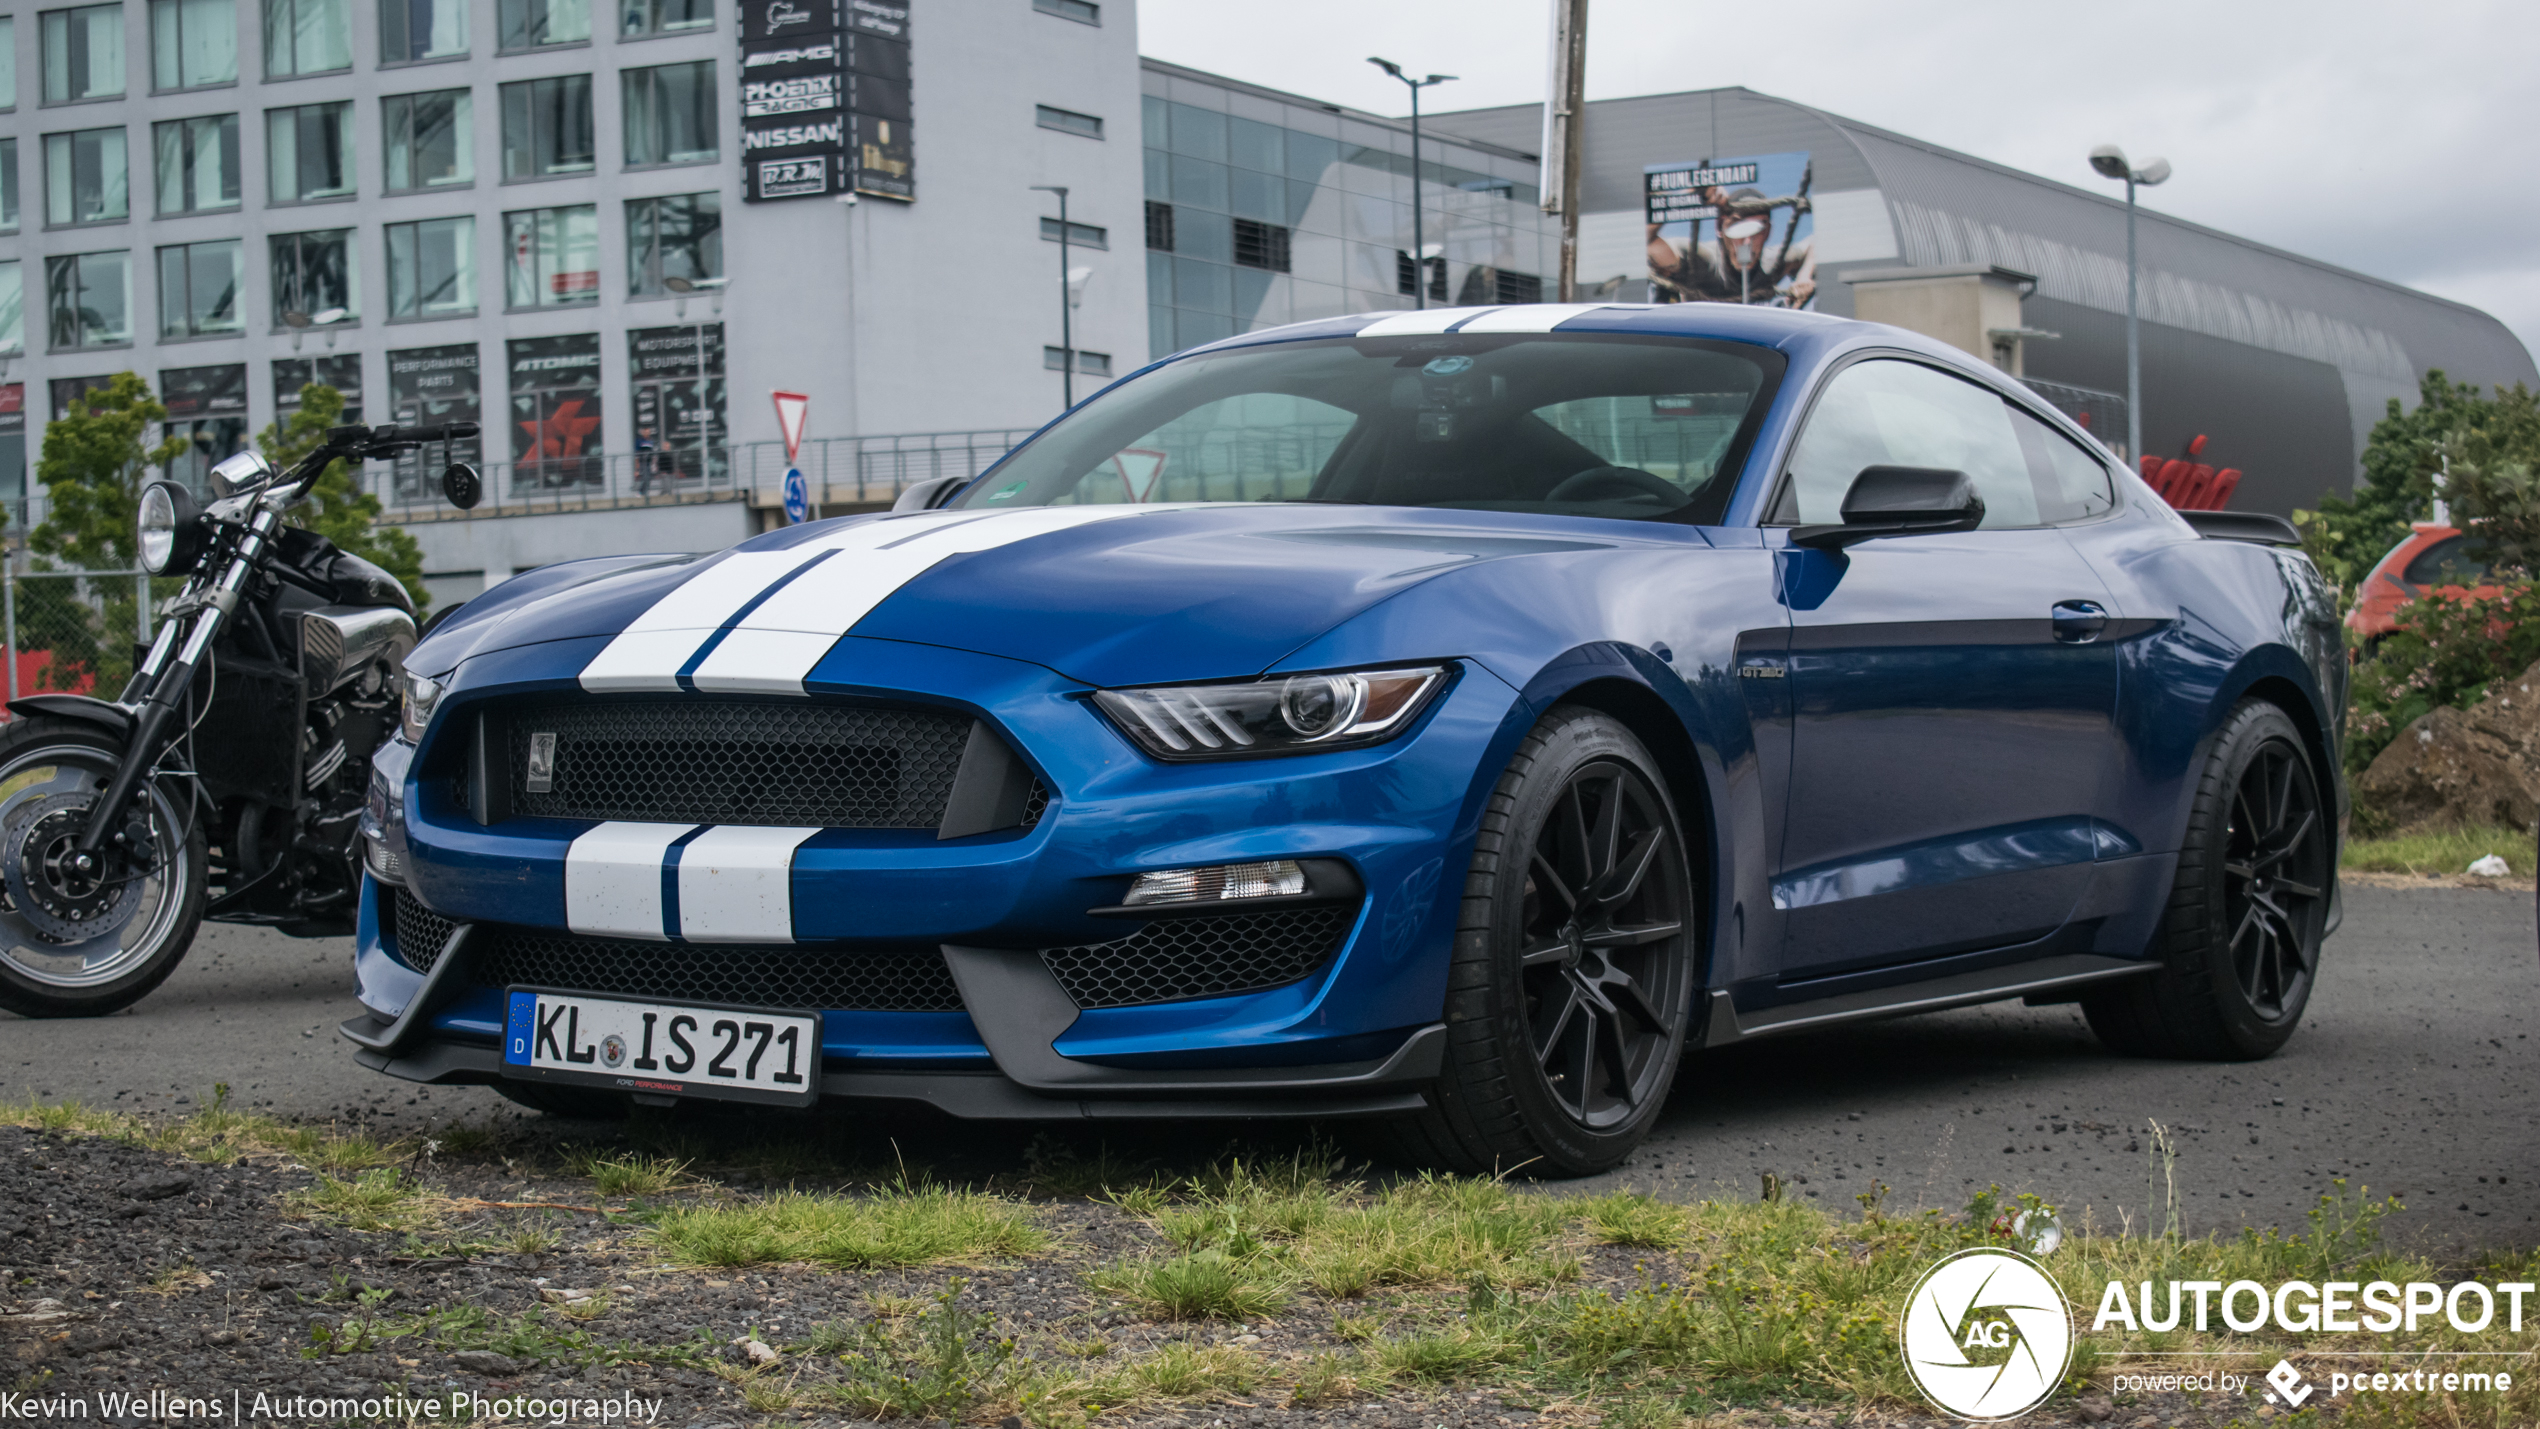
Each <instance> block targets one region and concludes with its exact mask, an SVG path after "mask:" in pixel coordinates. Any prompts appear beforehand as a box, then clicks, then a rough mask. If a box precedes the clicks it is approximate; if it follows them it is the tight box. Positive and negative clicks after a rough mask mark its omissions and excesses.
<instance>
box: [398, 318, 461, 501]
mask: <svg viewBox="0 0 2540 1429" xmlns="http://www.w3.org/2000/svg"><path fill="white" fill-rule="evenodd" d="M388 420H390V421H392V422H395V423H396V424H397V425H399V426H401V427H412V426H439V425H441V424H442V423H444V422H483V421H484V420H485V404H484V399H483V398H482V396H481V395H480V394H479V385H478V381H477V359H476V345H475V344H474V343H468V344H464V345H460V346H455V347H415V348H408V349H407V350H405V351H403V352H392V353H389V354H388ZM451 455H452V456H453V457H455V458H456V459H457V460H459V461H466V462H480V461H483V460H484V459H485V449H484V443H483V441H482V439H481V438H475V437H471V438H469V439H468V440H466V441H463V442H458V443H455V444H454V445H453V448H452V451H451ZM427 463H429V465H427ZM440 463H441V448H439V447H434V448H432V449H431V450H430V451H428V452H422V453H416V452H408V453H406V454H405V455H403V456H400V457H398V458H397V495H398V498H399V499H400V500H405V501H422V500H430V499H432V496H433V494H434V493H436V492H437V491H439V490H440V487H439V486H438V484H437V483H438V481H439V478H440V472H441V464H440Z"/></svg>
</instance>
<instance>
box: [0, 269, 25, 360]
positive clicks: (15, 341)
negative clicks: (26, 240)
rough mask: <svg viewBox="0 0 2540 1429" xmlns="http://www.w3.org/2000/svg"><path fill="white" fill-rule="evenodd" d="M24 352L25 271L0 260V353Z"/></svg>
mask: <svg viewBox="0 0 2540 1429" xmlns="http://www.w3.org/2000/svg"><path fill="white" fill-rule="evenodd" d="M24 351H26V270H25V268H24V267H23V266H21V265H20V264H19V262H18V260H17V259H15V258H10V259H6V260H0V352H24Z"/></svg>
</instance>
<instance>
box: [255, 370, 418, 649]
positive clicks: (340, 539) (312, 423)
mask: <svg viewBox="0 0 2540 1429" xmlns="http://www.w3.org/2000/svg"><path fill="white" fill-rule="evenodd" d="M343 416H344V394H343V393H341V392H338V391H336V390H335V389H334V388H332V387H329V386H327V385H325V384H324V383H322V382H312V383H310V384H309V385H307V386H306V387H303V388H301V389H300V408H299V410H298V411H296V412H293V413H292V414H291V420H290V421H289V422H287V423H284V424H281V425H278V426H277V425H273V424H267V425H266V427H265V429H264V430H263V431H262V432H259V433H257V435H256V446H257V447H258V448H259V449H260V450H262V451H263V452H264V454H265V460H267V461H269V462H272V463H273V464H274V467H275V469H276V470H282V469H284V468H287V467H289V466H290V465H291V464H292V463H293V462H296V461H298V460H300V459H301V458H302V457H305V456H307V455H308V454H309V453H311V452H313V451H316V450H317V449H318V447H319V446H321V445H323V444H324V443H325V441H326V431H327V428H329V427H332V426H335V425H337V424H338V423H340V422H341V421H342V420H343ZM380 510H381V508H380V504H379V498H378V497H376V496H373V495H371V494H370V493H369V492H367V491H364V490H363V489H362V486H361V481H360V476H359V473H358V472H357V471H356V470H355V469H354V467H353V465H352V464H351V463H350V462H344V461H333V462H329V463H327V467H326V470H325V471H322V472H320V473H318V479H317V480H316V482H314V483H313V484H312V485H311V486H310V487H309V496H308V500H306V501H305V502H303V503H301V504H300V505H299V506H297V507H294V508H293V509H292V511H291V515H290V520H291V522H292V524H294V525H297V526H306V527H307V528H309V529H310V530H312V531H315V532H317V533H318V534H319V535H321V536H324V537H325V538H326V539H328V540H330V541H332V542H334V543H335V546H336V549H338V550H343V551H350V552H352V553H353V554H354V555H356V556H359V557H361V558H362V559H363V560H366V561H369V562H371V563H372V564H374V565H377V566H378V567H379V568H380V569H382V570H384V571H386V572H388V573H389V574H390V575H392V576H395V577H396V578H397V579H398V581H399V582H401V583H402V584H403V585H404V586H405V588H406V594H408V595H410V596H413V597H414V602H415V609H417V610H421V609H423V608H424V607H426V606H428V605H430V604H431V603H432V596H431V594H430V593H429V592H427V591H426V590H425V589H424V588H423V548H422V547H420V546H418V545H416V544H415V538H414V537H412V536H409V535H407V534H406V533H405V532H404V531H401V530H399V529H397V528H396V527H394V526H382V525H380V524H378V523H379V515H380Z"/></svg>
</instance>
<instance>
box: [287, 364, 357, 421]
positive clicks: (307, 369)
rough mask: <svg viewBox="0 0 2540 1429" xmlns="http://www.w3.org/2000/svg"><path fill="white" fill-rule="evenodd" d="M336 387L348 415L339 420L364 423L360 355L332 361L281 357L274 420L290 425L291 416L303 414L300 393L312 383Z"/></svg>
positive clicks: (344, 414) (345, 413)
mask: <svg viewBox="0 0 2540 1429" xmlns="http://www.w3.org/2000/svg"><path fill="white" fill-rule="evenodd" d="M312 382H314V383H316V384H318V385H319V386H321V387H332V388H334V389H335V391H336V395H338V396H340V397H342V398H343V399H344V411H343V413H342V415H341V416H340V418H339V419H338V420H341V421H343V422H346V423H348V424H349V423H353V422H358V421H360V420H361V419H362V357H361V354H360V353H358V352H339V353H337V354H335V355H334V356H332V357H278V358H275V359H274V363H273V416H274V420H275V421H277V422H283V423H286V424H287V423H288V422H290V420H291V414H292V413H294V412H297V411H299V410H300V389H301V388H303V387H306V386H308V385H309V384H310V383H312Z"/></svg>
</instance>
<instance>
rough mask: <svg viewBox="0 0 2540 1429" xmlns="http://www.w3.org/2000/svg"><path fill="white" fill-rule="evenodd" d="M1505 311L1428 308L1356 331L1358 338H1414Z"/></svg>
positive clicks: (1382, 319)
mask: <svg viewBox="0 0 2540 1429" xmlns="http://www.w3.org/2000/svg"><path fill="white" fill-rule="evenodd" d="M1501 311H1505V310H1504V309H1500V308H1429V309H1426V310H1425V311H1414V312H1408V313H1396V314H1394V315H1393V316H1392V317H1389V318H1378V319H1377V320H1376V321H1374V322H1372V323H1369V324H1368V325H1367V326H1365V327H1363V328H1360V329H1359V330H1358V336H1360V337H1416V336H1418V335H1420V334H1423V333H1435V332H1445V331H1446V330H1447V329H1449V328H1451V327H1453V326H1455V325H1456V324H1457V323H1460V322H1468V321H1471V320H1472V319H1474V318H1475V317H1477V316H1479V315H1481V314H1485V313H1495V312H1501Z"/></svg>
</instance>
